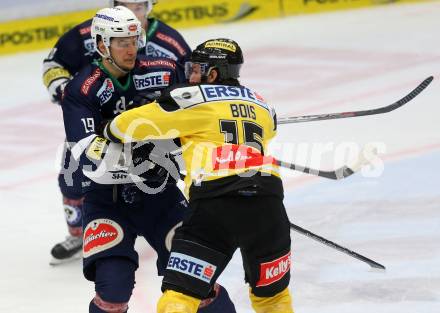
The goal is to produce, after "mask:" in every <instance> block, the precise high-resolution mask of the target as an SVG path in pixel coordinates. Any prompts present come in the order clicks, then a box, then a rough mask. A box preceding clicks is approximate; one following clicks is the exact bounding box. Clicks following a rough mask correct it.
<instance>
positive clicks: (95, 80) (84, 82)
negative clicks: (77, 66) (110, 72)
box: [66, 62, 107, 96]
mask: <svg viewBox="0 0 440 313" xmlns="http://www.w3.org/2000/svg"><path fill="white" fill-rule="evenodd" d="M106 76H107V75H106V74H105V72H104V71H103V70H102V69H101V68H100V67H99V66H98V64H97V63H95V62H94V63H91V64H88V65H86V66H85V67H83V68H82V69H81V70H80V71H79V72H78V73H77V74H76V75H75V76H74V78H73V79H72V80H71V81H70V82H69V84H68V85H67V87H66V88H67V89H68V92H69V93H71V94H76V95H81V96H92V95H94V94H96V91H97V90H98V89H99V88H100V86H101V84H102V81H103V80H104V79H105V77H106Z"/></svg>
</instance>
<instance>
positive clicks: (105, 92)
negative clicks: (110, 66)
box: [96, 78, 115, 105]
mask: <svg viewBox="0 0 440 313" xmlns="http://www.w3.org/2000/svg"><path fill="white" fill-rule="evenodd" d="M114 91H115V86H114V85H113V82H112V80H111V79H110V78H106V79H105V80H104V83H103V84H102V86H101V88H99V90H98V93H97V94H96V95H97V96H98V98H99V102H100V103H101V105H103V104H105V103H107V102H108V100H110V99H111V97H112V96H113V92H114Z"/></svg>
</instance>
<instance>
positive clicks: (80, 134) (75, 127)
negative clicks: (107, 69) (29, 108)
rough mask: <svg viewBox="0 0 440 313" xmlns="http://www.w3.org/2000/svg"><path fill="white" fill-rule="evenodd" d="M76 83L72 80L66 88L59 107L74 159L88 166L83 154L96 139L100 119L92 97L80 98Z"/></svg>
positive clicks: (88, 162) (88, 161)
mask: <svg viewBox="0 0 440 313" xmlns="http://www.w3.org/2000/svg"><path fill="white" fill-rule="evenodd" d="M75 86H76V87H78V86H77V84H76V81H75V80H73V81H72V82H71V83H69V85H68V86H67V88H66V91H65V96H64V99H63V101H62V104H61V107H62V110H63V118H64V129H65V132H66V140H67V142H68V144H69V146H70V148H71V150H72V155H73V157H74V158H75V159H77V160H80V164H82V165H85V164H90V160H87V158H86V157H85V155H84V154H85V152H86V149H87V147H88V146H89V145H90V143H91V142H92V141H93V140H94V139H95V138H96V137H97V134H96V129H97V127H99V125H101V123H102V118H101V114H100V113H99V111H98V109H97V108H96V107H95V106H94V105H93V99H92V96H82V95H81V94H80V92H79V91H77V90H79V88H75Z"/></svg>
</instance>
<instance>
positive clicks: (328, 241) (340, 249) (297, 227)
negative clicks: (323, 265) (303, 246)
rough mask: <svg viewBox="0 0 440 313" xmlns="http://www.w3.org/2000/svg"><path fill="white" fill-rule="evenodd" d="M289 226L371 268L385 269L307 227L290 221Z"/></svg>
mask: <svg viewBox="0 0 440 313" xmlns="http://www.w3.org/2000/svg"><path fill="white" fill-rule="evenodd" d="M290 228H291V229H293V230H294V231H296V232H298V233H300V234H303V235H304V236H307V237H309V238H311V239H313V240H316V241H318V242H320V243H323V244H325V245H326V246H329V247H331V248H333V249H336V250H338V251H340V252H342V253H345V254H348V255H349V256H351V257H353V258H355V259H358V260H360V261H362V262H365V263H367V264H368V265H369V266H370V267H372V268H376V269H381V270H385V266H383V265H382V264H380V263H377V262H376V261H373V260H371V259H369V258H367V257H365V256H363V255H360V254H359V253H356V252H354V251H352V250H350V249H347V248H344V247H342V246H340V245H338V244H337V243H334V242H333V241H330V240H328V239H325V238H323V237H321V236H318V235H316V234H314V233H312V232H311V231H309V230H307V229H304V228H302V227H299V226H298V225H295V224H293V223H290Z"/></svg>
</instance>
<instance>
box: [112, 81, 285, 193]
mask: <svg viewBox="0 0 440 313" xmlns="http://www.w3.org/2000/svg"><path fill="white" fill-rule="evenodd" d="M158 101H159V102H153V103H150V104H148V105H144V106H141V107H138V108H135V109H132V110H129V111H126V112H123V113H122V114H120V115H118V116H117V117H115V119H114V120H113V121H112V122H111V124H110V125H109V127H107V131H106V132H107V136H108V137H109V138H110V139H113V140H117V141H120V142H123V143H126V142H133V141H145V140H158V139H172V138H180V141H181V144H182V153H183V159H184V161H185V167H186V170H187V176H186V179H185V183H186V193H187V194H188V190H189V187H190V186H191V184H192V183H194V182H195V183H197V182H199V183H200V182H206V181H211V180H216V179H219V178H224V177H227V176H232V175H237V174H243V175H246V173H245V172H249V173H252V172H255V171H257V172H263V173H266V175H275V176H277V177H279V169H278V166H277V165H276V164H275V162H274V160H273V158H272V157H270V156H266V155H265V152H266V149H267V145H268V143H269V141H270V140H271V139H272V138H273V137H274V135H275V133H276V118H275V111H274V110H273V108H272V107H270V106H269V105H268V104H267V103H266V102H265V101H264V99H263V98H262V97H261V96H260V95H259V94H258V93H256V92H254V91H252V90H250V89H249V88H246V87H244V86H225V85H211V84H204V85H203V84H202V85H193V86H185V87H179V88H175V89H173V90H171V91H170V92H169V95H167V97H163V98H162V99H159V100H158Z"/></svg>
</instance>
